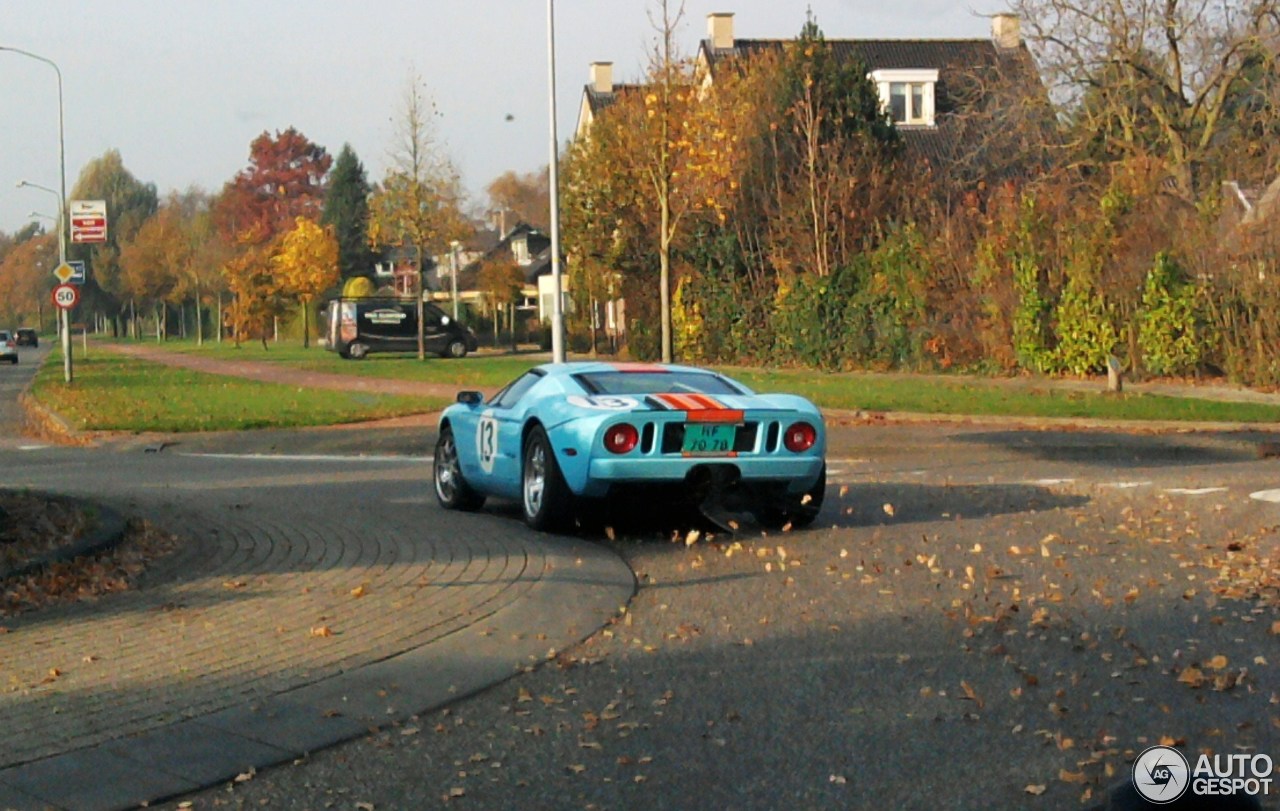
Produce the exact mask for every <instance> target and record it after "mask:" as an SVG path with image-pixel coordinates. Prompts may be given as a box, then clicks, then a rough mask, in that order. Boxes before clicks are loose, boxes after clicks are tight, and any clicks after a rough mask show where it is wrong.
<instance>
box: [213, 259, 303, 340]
mask: <svg viewBox="0 0 1280 811" xmlns="http://www.w3.org/2000/svg"><path fill="white" fill-rule="evenodd" d="M278 241H279V238H277V239H275V240H272V241H271V242H268V243H265V244H258V245H255V244H252V243H245V244H241V245H240V246H238V247H239V250H238V251H237V252H236V253H235V255H234V256H232V258H231V259H230V260H229V261H228V262H227V263H226V265H224V266H223V274H224V275H225V278H226V280H227V289H228V290H230V291H231V294H232V296H233V297H234V305H233V307H232V322H233V323H232V329H233V330H234V333H233V334H234V336H235V342H236V346H239V345H240V340H241V338H242V337H253V336H254V335H255V334H256V335H257V337H258V338H259V339H261V341H262V348H263V349H266V348H267V335H268V334H269V333H270V331H271V323H272V320H273V319H275V318H276V317H277V316H280V315H282V314H283V313H284V312H285V305H286V303H287V297H286V295H285V294H284V291H283V289H282V288H281V286H280V280H279V279H277V278H276V275H275V273H273V272H272V271H273V270H274V268H273V267H272V261H271V257H272V256H273V255H274V254H275V252H276V249H277V243H278Z"/></svg>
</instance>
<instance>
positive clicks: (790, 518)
mask: <svg viewBox="0 0 1280 811" xmlns="http://www.w3.org/2000/svg"><path fill="white" fill-rule="evenodd" d="M826 494H827V466H826V465H825V464H824V465H823V466H822V471H821V472H820V473H819V474H818V480H817V481H815V482H814V483H813V485H812V486H811V487H810V488H809V489H808V490H806V491H805V492H803V493H801V494H800V495H798V496H796V495H790V494H788V495H787V496H785V497H784V499H783V501H782V503H781V504H774V505H771V506H768V507H764V508H761V509H760V510H759V511H758V512H757V513H756V518H758V519H759V520H760V523H761V524H764V525H765V526H766V527H768V528H770V529H782V528H783V527H785V526H788V525H790V526H791V528H792V529H801V528H803V527H807V526H809V525H810V524H812V523H813V522H814V521H815V520H817V518H818V513H820V512H822V500H823V498H824V497H825V496H826Z"/></svg>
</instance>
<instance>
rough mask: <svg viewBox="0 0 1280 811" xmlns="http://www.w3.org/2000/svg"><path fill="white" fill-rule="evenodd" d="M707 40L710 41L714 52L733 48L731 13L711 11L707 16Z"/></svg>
mask: <svg viewBox="0 0 1280 811" xmlns="http://www.w3.org/2000/svg"><path fill="white" fill-rule="evenodd" d="M707 39H709V40H711V47H712V49H714V50H717V51H722V50H726V49H728V48H732V47H733V13H732V12H728V11H713V12H712V13H710V14H708V15H707Z"/></svg>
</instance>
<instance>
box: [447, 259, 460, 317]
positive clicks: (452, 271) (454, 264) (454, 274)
mask: <svg viewBox="0 0 1280 811" xmlns="http://www.w3.org/2000/svg"><path fill="white" fill-rule="evenodd" d="M461 247H462V243H461V242H459V241H458V240H456V239H455V240H453V241H452V242H450V243H449V287H450V290H451V291H452V295H453V320H454V321H457V320H458V248H461Z"/></svg>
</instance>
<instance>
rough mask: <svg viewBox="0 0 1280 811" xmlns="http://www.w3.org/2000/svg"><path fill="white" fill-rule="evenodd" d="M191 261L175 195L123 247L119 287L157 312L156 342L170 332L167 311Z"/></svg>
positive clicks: (132, 298)
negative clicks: (168, 304)
mask: <svg viewBox="0 0 1280 811" xmlns="http://www.w3.org/2000/svg"><path fill="white" fill-rule="evenodd" d="M190 260H191V244H190V242H189V241H188V240H187V234H186V229H185V223H184V221H183V210H182V204H181V202H180V201H179V199H178V198H177V195H174V196H172V197H170V198H169V200H168V201H166V203H165V205H163V206H161V207H160V209H159V210H158V211H157V212H156V213H155V214H154V215H152V216H151V217H150V218H148V219H147V220H146V221H145V222H144V223H143V224H142V227H141V228H139V229H138V231H137V233H136V234H134V235H133V238H132V239H130V240H129V241H127V242H125V243H123V244H122V245H121V248H120V259H119V264H120V286H121V290H122V292H123V293H124V294H125V295H126V296H127V297H128V298H129V299H131V300H135V301H141V302H145V303H148V304H150V305H151V306H152V308H153V309H154V312H155V324H156V340H157V341H160V340H162V339H163V338H164V337H165V335H166V333H167V331H168V323H167V322H168V309H167V307H166V306H165V305H166V304H167V303H169V302H171V301H172V300H173V299H174V297H175V294H176V293H177V291H178V290H179V288H180V284H179V282H180V279H181V278H182V275H183V273H184V272H185V270H186V268H187V265H188V264H189V262H190Z"/></svg>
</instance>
